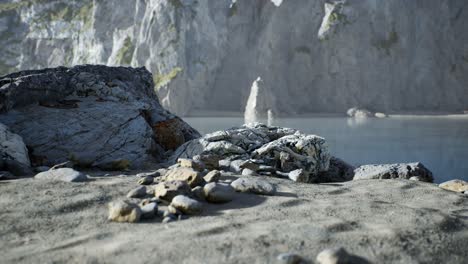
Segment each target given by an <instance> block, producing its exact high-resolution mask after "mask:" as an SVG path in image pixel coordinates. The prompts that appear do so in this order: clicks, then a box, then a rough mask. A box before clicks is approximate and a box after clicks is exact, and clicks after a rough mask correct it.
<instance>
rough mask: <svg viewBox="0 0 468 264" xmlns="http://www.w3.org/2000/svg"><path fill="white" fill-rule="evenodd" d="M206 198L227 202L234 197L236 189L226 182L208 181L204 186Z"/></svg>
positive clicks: (209, 200)
mask: <svg viewBox="0 0 468 264" xmlns="http://www.w3.org/2000/svg"><path fill="white" fill-rule="evenodd" d="M203 192H204V195H205V199H206V200H207V201H208V202H211V203H227V202H230V201H232V200H233V199H234V196H235V191H234V189H233V188H232V187H231V186H230V185H229V184H225V183H215V182H212V183H208V184H207V185H205V186H204V187H203Z"/></svg>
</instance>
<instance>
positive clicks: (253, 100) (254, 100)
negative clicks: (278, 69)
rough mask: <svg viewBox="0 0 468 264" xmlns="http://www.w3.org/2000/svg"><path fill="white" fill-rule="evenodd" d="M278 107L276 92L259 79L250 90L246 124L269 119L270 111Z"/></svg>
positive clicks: (245, 118) (245, 113) (246, 109)
mask: <svg viewBox="0 0 468 264" xmlns="http://www.w3.org/2000/svg"><path fill="white" fill-rule="evenodd" d="M276 105H277V102H276V98H275V96H274V92H273V91H272V90H271V88H270V87H269V86H268V85H265V82H264V81H263V80H262V78H260V77H258V78H257V79H256V80H255V81H254V82H253V83H252V86H251V88H250V94H249V97H248V99H247V104H246V106H245V111H244V120H245V122H246V123H251V122H257V121H258V120H259V119H261V118H263V119H265V118H267V117H268V111H271V109H273V108H274V107H275V106H276Z"/></svg>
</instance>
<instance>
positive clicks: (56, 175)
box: [34, 168, 88, 182]
mask: <svg viewBox="0 0 468 264" xmlns="http://www.w3.org/2000/svg"><path fill="white" fill-rule="evenodd" d="M34 178H35V179H38V180H49V181H63V182H83V181H87V180H88V177H87V176H86V175H85V174H83V173H81V172H79V171H76V170H74V169H70V168H61V169H55V170H48V171H45V172H41V173H38V174H36V176H34Z"/></svg>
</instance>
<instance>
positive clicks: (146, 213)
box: [141, 203, 158, 219]
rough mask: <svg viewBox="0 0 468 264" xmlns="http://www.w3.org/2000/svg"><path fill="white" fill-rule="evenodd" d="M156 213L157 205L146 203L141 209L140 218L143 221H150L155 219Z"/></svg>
mask: <svg viewBox="0 0 468 264" xmlns="http://www.w3.org/2000/svg"><path fill="white" fill-rule="evenodd" d="M157 213H158V204H157V203H148V204H146V205H144V206H142V207H141V217H142V218H145V219H151V218H154V217H156V215H157Z"/></svg>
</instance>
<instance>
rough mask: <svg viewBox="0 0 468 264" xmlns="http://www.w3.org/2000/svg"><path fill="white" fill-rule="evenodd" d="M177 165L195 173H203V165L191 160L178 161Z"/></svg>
mask: <svg viewBox="0 0 468 264" xmlns="http://www.w3.org/2000/svg"><path fill="white" fill-rule="evenodd" d="M177 163H179V164H180V166H181V167H183V168H191V169H194V170H196V171H203V167H204V166H203V164H201V163H199V162H196V161H194V160H191V159H178V160H177Z"/></svg>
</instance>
